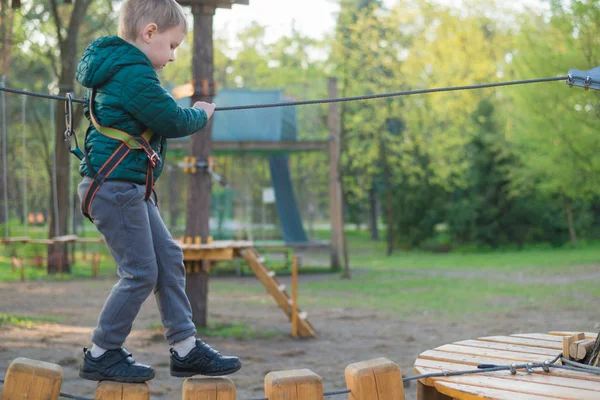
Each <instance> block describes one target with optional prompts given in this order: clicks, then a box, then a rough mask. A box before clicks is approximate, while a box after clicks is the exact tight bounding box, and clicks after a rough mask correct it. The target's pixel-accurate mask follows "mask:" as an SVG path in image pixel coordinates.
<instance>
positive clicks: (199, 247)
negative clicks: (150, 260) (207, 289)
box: [176, 240, 252, 261]
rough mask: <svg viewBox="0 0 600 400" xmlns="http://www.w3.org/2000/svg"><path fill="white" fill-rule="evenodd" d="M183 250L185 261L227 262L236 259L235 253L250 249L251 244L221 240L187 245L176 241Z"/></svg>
mask: <svg viewBox="0 0 600 400" xmlns="http://www.w3.org/2000/svg"><path fill="white" fill-rule="evenodd" d="M176 242H177V244H178V245H179V246H181V249H182V250H183V259H184V260H185V261H201V260H207V261H229V260H233V259H234V258H235V257H236V251H239V250H243V249H248V248H251V247H252V242H248V241H232V240H222V241H216V242H212V243H205V244H188V243H183V242H182V241H176Z"/></svg>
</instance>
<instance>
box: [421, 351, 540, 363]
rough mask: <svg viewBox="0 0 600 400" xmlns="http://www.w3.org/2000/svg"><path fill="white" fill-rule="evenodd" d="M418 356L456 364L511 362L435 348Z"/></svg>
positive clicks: (517, 361) (522, 360) (519, 361)
mask: <svg viewBox="0 0 600 400" xmlns="http://www.w3.org/2000/svg"><path fill="white" fill-rule="evenodd" d="M419 358H423V359H426V360H439V361H446V362H451V363H458V364H467V365H472V366H477V365H479V364H495V365H508V364H512V363H511V362H507V361H510V360H506V359H502V358H493V357H484V356H476V355H472V354H456V353H447V352H445V351H437V350H427V351H424V352H423V353H421V354H419ZM527 361H529V360H528V359H526V358H523V359H521V360H513V362H516V363H518V364H519V363H521V364H522V363H525V362H527Z"/></svg>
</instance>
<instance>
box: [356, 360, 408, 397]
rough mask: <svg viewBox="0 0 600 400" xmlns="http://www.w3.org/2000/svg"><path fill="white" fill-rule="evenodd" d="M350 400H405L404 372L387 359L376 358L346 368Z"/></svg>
mask: <svg viewBox="0 0 600 400" xmlns="http://www.w3.org/2000/svg"><path fill="white" fill-rule="evenodd" d="M345 374H346V386H348V389H350V390H351V393H349V394H348V399H349V400H405V396H404V384H403V383H402V372H401V371H400V367H399V366H398V364H396V363H394V362H392V361H390V360H388V359H387V358H376V359H374V360H370V361H363V362H358V363H354V364H350V365H348V366H347V367H346V373H345Z"/></svg>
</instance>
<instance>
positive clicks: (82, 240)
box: [76, 237, 104, 243]
mask: <svg viewBox="0 0 600 400" xmlns="http://www.w3.org/2000/svg"><path fill="white" fill-rule="evenodd" d="M76 242H77V243H104V238H103V237H95V238H94V237H80V238H77V240H76Z"/></svg>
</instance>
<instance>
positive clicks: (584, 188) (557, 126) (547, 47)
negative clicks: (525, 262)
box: [507, 0, 600, 243]
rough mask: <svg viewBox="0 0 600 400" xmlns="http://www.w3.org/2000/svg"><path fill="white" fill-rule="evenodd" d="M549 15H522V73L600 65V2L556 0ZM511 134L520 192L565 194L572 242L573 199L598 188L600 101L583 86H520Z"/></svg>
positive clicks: (518, 60)
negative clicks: (565, 1) (518, 161)
mask: <svg viewBox="0 0 600 400" xmlns="http://www.w3.org/2000/svg"><path fill="white" fill-rule="evenodd" d="M550 4H551V11H550V12H549V15H532V14H527V15H524V16H523V30H522V33H521V35H520V40H519V42H518V43H517V46H516V48H515V49H514V51H513V52H511V53H510V54H511V57H512V58H513V64H514V67H513V68H514V75H515V77H517V78H521V77H525V76H527V77H533V76H556V75H564V74H565V73H566V71H567V70H568V69H582V70H587V69H591V68H593V67H595V66H597V65H598V64H599V61H600V51H599V50H598V46H599V45H600V39H599V37H600V28H599V23H600V2H598V1H595V0H594V1H573V2H570V3H568V4H567V3H564V2H558V1H551V2H550ZM507 112H508V113H509V115H510V117H509V118H507V124H508V125H507V133H508V135H509V138H510V141H511V142H512V143H513V145H514V146H515V149H516V154H517V155H518V157H519V160H520V162H521V163H522V166H523V167H522V168H519V169H515V170H513V171H512V172H511V178H512V191H513V194H514V195H523V194H527V193H531V192H533V191H539V192H541V193H545V194H547V195H550V196H555V197H558V198H560V199H561V202H562V205H563V210H564V217H565V222H566V224H567V226H568V230H569V236H570V240H571V242H573V243H575V242H576V241H577V227H576V224H575V220H576V216H575V215H574V210H573V205H574V204H575V203H576V202H577V201H589V200H590V199H591V198H593V197H594V196H597V195H598V194H599V193H600V189H599V186H598V185H597V182H596V181H597V178H596V177H597V176H598V173H600V161H599V160H598V157H596V154H597V153H598V151H599V150H600V143H599V142H598V135H597V132H598V129H599V128H600V120H599V119H598V116H599V115H600V102H599V100H598V97H597V96H593V95H590V93H589V92H585V91H583V90H580V89H578V88H577V89H576V88H574V89H572V90H569V89H568V88H567V87H566V85H564V84H560V83H556V84H547V85H545V87H544V88H543V90H540V88H539V87H535V86H527V87H523V88H521V89H520V90H516V91H515V92H514V97H513V106H512V107H511V108H509V109H507Z"/></svg>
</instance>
